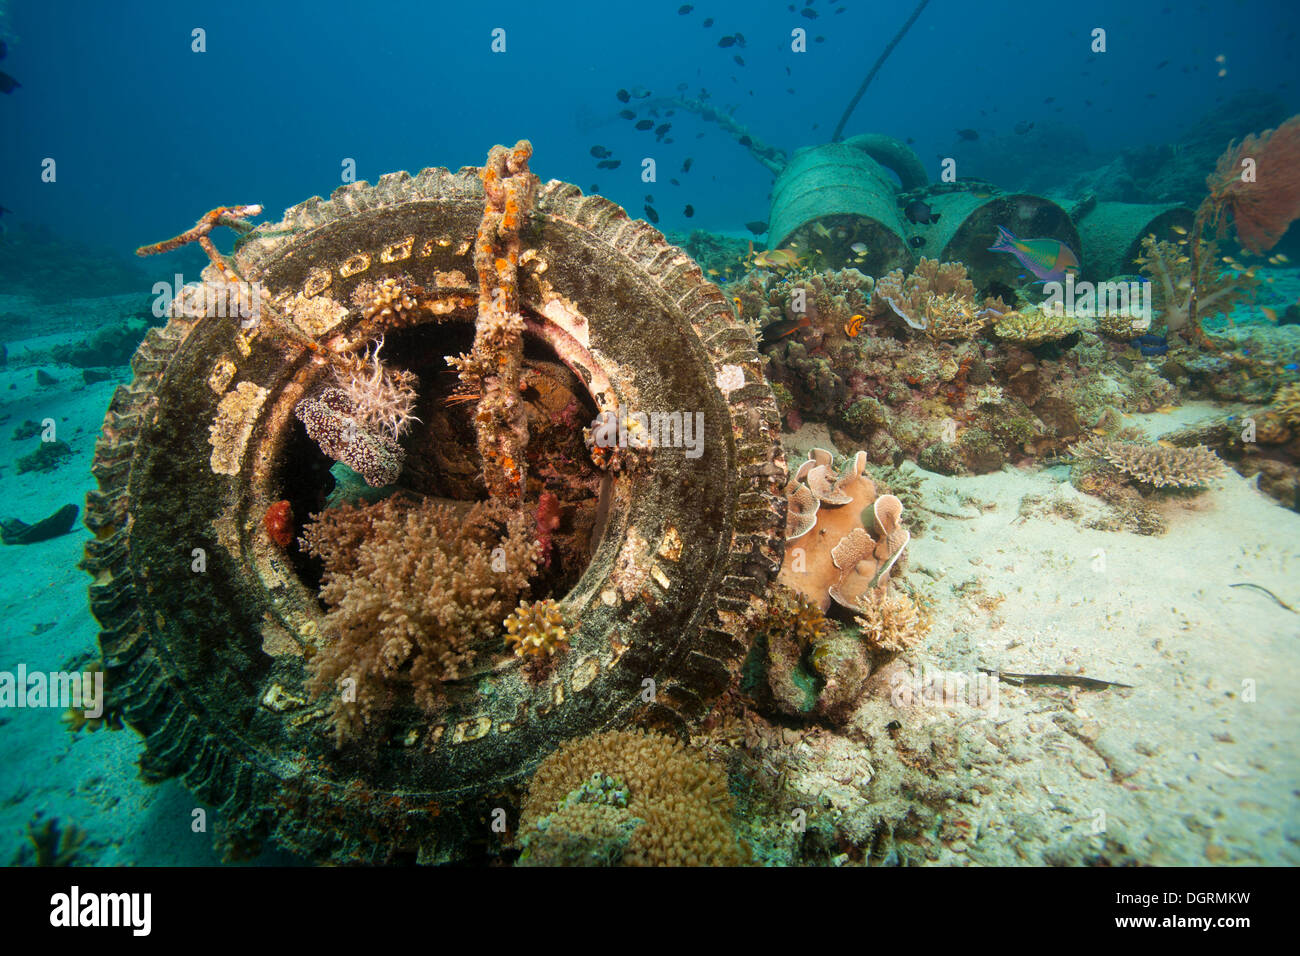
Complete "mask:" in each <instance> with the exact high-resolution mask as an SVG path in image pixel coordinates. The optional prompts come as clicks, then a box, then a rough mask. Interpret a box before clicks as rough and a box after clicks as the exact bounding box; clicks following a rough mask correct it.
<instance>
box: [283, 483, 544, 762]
mask: <svg viewBox="0 0 1300 956" xmlns="http://www.w3.org/2000/svg"><path fill="white" fill-rule="evenodd" d="M531 532H532V528H531V522H530V520H529V516H528V515H526V514H525V513H523V512H512V511H510V510H509V509H508V508H507V507H506V506H505V505H504V504H502V503H500V502H496V501H490V502H481V503H478V504H475V505H474V506H473V507H471V508H470V509H469V510H468V512H467V513H461V512H460V511H459V510H458V509H455V508H453V507H452V506H450V505H447V504H439V503H436V502H433V501H430V500H427V499H426V500H423V501H421V502H419V503H417V504H411V503H410V502H404V501H400V500H397V499H394V498H388V499H385V500H383V501H381V502H379V503H377V504H373V505H365V506H359V507H354V506H343V507H340V508H334V509H330V510H329V511H326V512H323V513H321V514H319V515H316V516H314V520H313V521H312V522H311V523H309V524H308V525H307V526H306V528H305V529H304V530H303V535H302V538H301V539H300V543H301V545H302V547H303V549H304V550H305V551H306V552H307V553H308V554H310V555H312V556H314V557H318V558H320V559H321V561H322V562H323V563H324V566H325V572H324V575H323V577H322V580H321V588H320V596H321V599H322V600H323V601H324V602H325V603H326V605H327V606H328V607H329V611H328V613H327V614H326V618H325V623H326V629H327V631H326V633H327V637H328V643H325V644H324V646H322V647H320V648H319V649H318V650H317V652H316V654H315V655H314V656H313V657H312V659H311V661H310V663H309V668H310V671H311V677H310V679H309V681H308V685H307V686H308V689H309V690H310V691H311V692H312V693H313V694H316V695H317V696H329V697H332V698H333V700H332V704H331V714H332V723H333V726H334V731H335V736H336V740H337V741H338V742H339V743H342V742H343V741H344V740H346V739H348V738H351V737H355V736H356V735H357V734H358V733H359V732H360V731H361V730H362V729H363V728H365V727H366V726H367V725H370V724H372V723H375V722H376V721H377V718H379V717H380V716H381V715H383V714H384V713H385V712H387V711H389V710H391V709H392V708H393V707H395V706H397V705H398V704H399V703H400V699H401V696H402V693H405V692H407V691H409V694H410V697H411V699H412V700H413V701H414V703H415V704H416V705H417V706H418V707H420V708H421V709H422V710H424V711H425V712H426V713H431V712H435V711H437V710H439V709H440V708H441V707H442V706H443V705H444V703H445V693H444V688H443V685H444V684H445V683H446V682H447V681H451V680H455V679H456V678H458V677H460V676H461V675H462V673H463V672H464V671H465V669H466V668H467V666H468V665H469V664H470V662H471V660H472V659H473V658H474V656H475V654H476V653H478V652H480V651H481V650H482V649H484V648H486V647H488V646H490V644H491V642H493V641H494V640H500V636H499V635H500V627H501V624H502V622H503V621H504V620H505V618H506V615H507V613H508V611H509V609H510V608H512V607H514V606H515V605H516V604H517V603H518V600H519V597H520V595H521V593H522V592H523V591H525V590H526V589H527V587H528V579H529V578H530V577H531V576H532V574H533V573H534V571H535V570H536V568H537V561H538V548H537V543H536V542H535V541H534V540H533V537H532V533H531ZM497 548H499V549H500V550H499V551H498V552H497V553H496V555H495V557H494V555H493V551H494V549H497ZM497 646H499V645H497ZM344 678H351V679H352V680H353V681H354V682H355V684H354V689H355V694H354V695H346V694H340V693H339V692H338V688H337V684H338V682H339V681H340V680H342V679H344Z"/></svg>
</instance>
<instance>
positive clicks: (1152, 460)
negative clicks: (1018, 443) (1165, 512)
mask: <svg viewBox="0 0 1300 956" xmlns="http://www.w3.org/2000/svg"><path fill="white" fill-rule="evenodd" d="M1070 454H1071V455H1073V456H1075V457H1076V458H1097V459H1102V460H1104V461H1106V462H1107V463H1108V464H1110V465H1111V467H1113V468H1115V469H1116V470H1117V471H1119V472H1120V473H1121V474H1123V475H1125V476H1127V477H1129V478H1130V479H1132V480H1133V481H1136V482H1138V483H1139V484H1141V485H1149V486H1151V487H1153V488H1200V487H1203V486H1205V485H1207V484H1208V483H1209V482H1210V481H1211V480H1212V479H1214V478H1217V477H1219V476H1220V475H1221V474H1222V473H1223V460H1222V459H1221V458H1220V457H1219V456H1218V455H1216V454H1215V453H1214V452H1212V451H1210V449H1208V448H1206V447H1205V446H1203V445H1198V446H1196V447H1195V448H1166V447H1165V446H1163V445H1143V444H1137V443H1134V442H1121V441H1111V440H1108V439H1103V438H1090V439H1088V440H1087V441H1085V442H1082V443H1080V444H1078V445H1074V446H1072V447H1071V448H1070Z"/></svg>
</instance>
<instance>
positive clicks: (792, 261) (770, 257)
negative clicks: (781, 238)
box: [749, 241, 799, 269]
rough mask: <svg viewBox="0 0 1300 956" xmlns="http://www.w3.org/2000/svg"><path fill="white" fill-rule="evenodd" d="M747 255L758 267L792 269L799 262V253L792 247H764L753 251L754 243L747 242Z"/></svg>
mask: <svg viewBox="0 0 1300 956" xmlns="http://www.w3.org/2000/svg"><path fill="white" fill-rule="evenodd" d="M749 257H750V260H751V261H752V262H753V263H754V265H756V266H758V267H759V268H760V269H792V268H794V267H795V266H797V265H798V264H799V254H798V253H797V252H795V251H794V250H793V249H764V250H763V251H762V252H755V251H754V243H753V242H752V241H751V242H750V244H749Z"/></svg>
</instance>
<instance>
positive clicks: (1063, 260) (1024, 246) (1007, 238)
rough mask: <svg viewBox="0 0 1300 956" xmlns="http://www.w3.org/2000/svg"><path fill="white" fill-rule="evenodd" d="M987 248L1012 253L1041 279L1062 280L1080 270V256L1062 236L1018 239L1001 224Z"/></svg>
mask: <svg viewBox="0 0 1300 956" xmlns="http://www.w3.org/2000/svg"><path fill="white" fill-rule="evenodd" d="M988 251H989V252H1009V253H1011V254H1012V255H1013V256H1015V257H1016V258H1017V259H1019V260H1020V264H1021V265H1022V266H1024V267H1025V268H1026V269H1028V270H1029V271H1030V272H1032V273H1033V274H1034V275H1035V276H1036V277H1037V279H1038V281H1039V282H1062V281H1064V279H1065V276H1066V274H1067V273H1077V272H1078V271H1079V257H1078V256H1076V255H1075V254H1074V252H1073V251H1071V249H1070V247H1069V246H1067V245H1066V244H1065V243H1063V242H1061V241H1060V240H1059V239H1017V238H1016V237H1015V236H1014V235H1012V234H1011V230H1010V229H1007V228H1006V227H1005V226H998V238H997V240H996V241H995V242H994V243H993V245H991V246H989V250H988Z"/></svg>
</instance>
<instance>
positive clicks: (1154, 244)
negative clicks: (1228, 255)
mask: <svg viewBox="0 0 1300 956" xmlns="http://www.w3.org/2000/svg"><path fill="white" fill-rule="evenodd" d="M1187 241H1188V240H1181V241H1180V242H1178V243H1173V242H1167V241H1164V240H1159V241H1157V239H1156V237H1155V236H1147V237H1146V238H1145V239H1143V240H1142V254H1141V255H1140V256H1138V258H1137V260H1136V262H1137V264H1138V265H1139V266H1140V267H1141V269H1142V272H1143V273H1145V274H1146V275H1148V276H1150V277H1151V279H1152V281H1153V282H1154V283H1155V288H1154V289H1153V290H1152V304H1153V306H1154V307H1155V310H1156V311H1157V312H1158V313H1159V314H1160V316H1161V318H1163V319H1164V322H1165V330H1166V331H1168V332H1182V331H1183V330H1185V329H1189V326H1190V322H1191V318H1190V315H1191V312H1190V310H1191V299H1192V290H1193V288H1195V290H1196V313H1197V316H1198V317H1199V318H1204V317H1205V316H1208V315H1214V314H1216V313H1219V312H1222V313H1223V314H1224V315H1229V314H1231V312H1232V310H1233V308H1235V307H1236V305H1237V303H1238V302H1239V301H1241V300H1242V299H1245V298H1248V297H1250V296H1252V295H1253V294H1254V292H1255V288H1256V286H1258V285H1259V283H1258V281H1256V280H1255V278H1254V277H1253V276H1251V275H1249V274H1246V273H1232V272H1221V271H1220V270H1219V260H1218V248H1219V247H1218V244H1217V243H1214V242H1205V241H1204V240H1200V241H1199V242H1198V246H1197V249H1198V250H1199V251H1198V255H1197V260H1198V261H1197V262H1196V264H1195V268H1196V275H1195V276H1193V274H1192V270H1193V263H1192V258H1191V257H1189V256H1188V255H1187V253H1186V252H1185V251H1184V249H1183V243H1185V242H1187ZM1199 318H1198V321H1199ZM1192 331H1195V330H1192Z"/></svg>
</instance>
